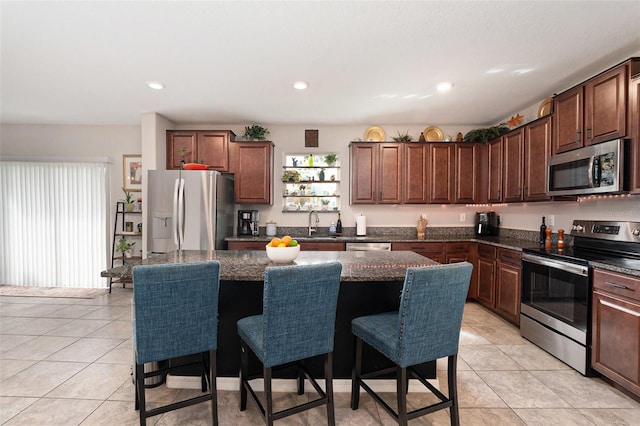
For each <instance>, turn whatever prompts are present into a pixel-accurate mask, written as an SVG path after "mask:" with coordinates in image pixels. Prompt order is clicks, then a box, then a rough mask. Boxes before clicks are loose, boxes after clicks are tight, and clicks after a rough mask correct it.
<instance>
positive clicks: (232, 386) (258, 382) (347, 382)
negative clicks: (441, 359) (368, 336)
mask: <svg viewBox="0 0 640 426" xmlns="http://www.w3.org/2000/svg"><path fill="white" fill-rule="evenodd" d="M428 382H429V383H431V384H432V385H433V386H435V387H436V388H438V389H439V388H440V387H439V386H438V379H430V380H428ZM166 383H167V387H168V388H172V389H200V386H201V380H200V377H199V376H175V375H172V374H168V375H167V382H166ZM318 383H319V384H320V386H321V387H322V388H323V389H324V380H322V379H320V380H318ZM367 383H368V384H369V386H371V387H372V388H373V389H374V390H375V391H376V392H395V391H396V381H395V380H383V379H380V380H369V381H368V382H367ZM372 383H374V386H372ZM216 386H217V388H218V390H223V391H237V390H238V388H239V383H238V378H237V377H218V378H217V380H216ZM251 386H252V387H254V388H255V389H262V388H263V381H262V379H255V380H252V381H251ZM271 387H272V389H273V391H274V392H295V391H296V381H295V380H291V379H290V380H285V379H273V380H272V382H271ZM305 389H313V388H312V387H311V384H310V383H309V382H308V381H307V383H305ZM333 391H334V392H345V393H346V392H351V379H333ZM360 392H364V391H363V390H362V389H361V390H360ZM409 392H428V390H427V388H425V387H424V386H422V384H421V383H420V382H418V381H417V380H415V379H411V380H409Z"/></svg>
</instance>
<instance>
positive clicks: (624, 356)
mask: <svg viewBox="0 0 640 426" xmlns="http://www.w3.org/2000/svg"><path fill="white" fill-rule="evenodd" d="M591 321H592V337H591V338H592V341H591V366H592V367H593V369H594V370H596V371H598V372H599V373H601V374H602V375H604V376H606V377H608V378H609V379H611V380H612V381H614V382H615V383H617V384H618V385H620V386H622V387H624V388H625V389H627V390H629V391H630V392H632V393H634V394H635V395H637V396H640V279H639V278H637V277H633V276H630V275H623V274H619V273H614V272H610V271H604V270H600V269H597V268H596V269H594V271H593V305H592V315H591Z"/></svg>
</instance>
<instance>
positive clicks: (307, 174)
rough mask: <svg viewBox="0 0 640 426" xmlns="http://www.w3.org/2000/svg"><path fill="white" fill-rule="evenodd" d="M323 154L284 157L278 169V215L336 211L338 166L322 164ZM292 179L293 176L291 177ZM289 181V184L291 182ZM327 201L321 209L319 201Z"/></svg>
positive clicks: (335, 164) (338, 187)
mask: <svg viewBox="0 0 640 426" xmlns="http://www.w3.org/2000/svg"><path fill="white" fill-rule="evenodd" d="M326 155H327V154H314V155H313V158H314V161H313V165H310V164H309V161H310V160H309V157H310V154H285V156H284V165H283V166H282V186H283V190H282V212H283V213H304V212H309V211H311V210H313V211H316V212H318V213H338V212H339V211H340V162H339V160H338V161H336V162H335V163H332V164H331V165H328V164H326V163H325V162H324V158H325V156H326ZM292 175H293V176H292ZM292 179H293V180H292ZM323 200H324V201H328V203H327V204H326V205H325V204H323V203H322V201H323Z"/></svg>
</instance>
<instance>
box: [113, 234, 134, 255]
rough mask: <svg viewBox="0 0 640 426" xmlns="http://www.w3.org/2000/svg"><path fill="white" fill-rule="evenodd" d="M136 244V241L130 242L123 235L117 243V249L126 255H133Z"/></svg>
mask: <svg viewBox="0 0 640 426" xmlns="http://www.w3.org/2000/svg"><path fill="white" fill-rule="evenodd" d="M135 245H136V243H135V241H134V242H132V243H130V242H129V241H127V240H126V239H125V238H124V237H121V238H120V239H119V240H118V244H117V245H116V250H117V251H119V252H122V253H123V254H124V256H125V257H131V256H133V246H135Z"/></svg>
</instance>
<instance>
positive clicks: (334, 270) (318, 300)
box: [262, 262, 342, 367]
mask: <svg viewBox="0 0 640 426" xmlns="http://www.w3.org/2000/svg"><path fill="white" fill-rule="evenodd" d="M341 272H342V265H341V264H340V263H339V262H330V263H324V264H318V265H293V266H276V267H271V268H267V269H266V270H265V273H264V301H263V328H262V332H263V342H264V348H263V349H264V365H265V367H273V366H275V365H280V364H285V363H287V362H291V361H295V360H299V359H304V358H309V357H312V356H316V355H321V354H325V353H328V352H331V351H333V339H334V331H335V322H336V307H337V303H338V291H339V290H340V273H341Z"/></svg>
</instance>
